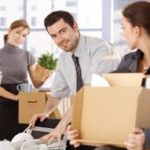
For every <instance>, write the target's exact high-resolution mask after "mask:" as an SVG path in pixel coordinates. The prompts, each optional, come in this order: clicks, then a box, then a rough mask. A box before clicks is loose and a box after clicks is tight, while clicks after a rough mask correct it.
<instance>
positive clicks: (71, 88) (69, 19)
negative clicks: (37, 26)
mask: <svg viewBox="0 0 150 150" xmlns="http://www.w3.org/2000/svg"><path fill="white" fill-rule="evenodd" d="M44 23H45V27H46V30H47V31H48V33H49V35H50V36H51V38H52V39H53V40H54V42H55V44H56V45H57V46H58V47H59V48H61V49H62V50H63V53H62V54H61V56H60V57H59V59H58V64H57V68H56V73H55V78H54V81H53V84H52V89H51V93H52V100H51V101H48V102H47V106H46V108H45V110H44V111H43V113H40V114H36V115H34V116H33V118H32V119H31V122H30V125H32V126H33V127H34V124H35V122H36V121H37V119H40V120H41V121H43V120H44V119H46V117H47V114H49V113H50V111H51V110H52V109H53V108H54V107H56V106H57V105H58V103H59V102H60V100H61V99H62V98H64V97H70V96H72V95H74V94H75V93H76V92H77V91H78V90H79V89H80V88H81V87H82V86H84V85H90V83H91V75H92V74H93V73H97V74H102V73H106V72H110V71H113V70H115V69H116V68H117V66H118V63H119V60H120V59H119V58H118V54H117V53H116V51H115V50H114V49H113V48H112V45H110V44H109V43H108V42H106V41H104V40H102V39H98V38H94V37H88V36H83V35H81V34H80V33H79V28H78V24H77V22H76V21H75V20H74V18H73V16H72V15H71V14H70V13H69V12H66V11H54V12H52V13H51V14H49V15H48V16H47V17H46V18H45V21H44ZM70 110H71V109H69V110H68V112H67V113H66V115H65V116H64V117H63V119H62V120H61V121H60V122H59V124H58V125H57V127H56V128H55V130H54V131H53V132H51V133H49V134H48V135H46V136H44V137H42V139H41V140H43V141H50V140H51V139H53V138H55V137H60V135H61V134H62V133H63V132H64V131H65V130H66V127H67V125H68V123H70V122H71V111H70Z"/></svg>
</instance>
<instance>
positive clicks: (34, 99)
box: [19, 92, 47, 123]
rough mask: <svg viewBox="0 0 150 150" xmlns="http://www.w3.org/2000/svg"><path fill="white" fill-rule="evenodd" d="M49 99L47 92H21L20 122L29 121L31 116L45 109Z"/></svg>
mask: <svg viewBox="0 0 150 150" xmlns="http://www.w3.org/2000/svg"><path fill="white" fill-rule="evenodd" d="M46 101H47V95H46V93H45V92H20V93H19V123H29V121H30V119H31V117H32V116H33V115H34V114H36V113H40V112H42V111H43V110H44V108H45V105H46Z"/></svg>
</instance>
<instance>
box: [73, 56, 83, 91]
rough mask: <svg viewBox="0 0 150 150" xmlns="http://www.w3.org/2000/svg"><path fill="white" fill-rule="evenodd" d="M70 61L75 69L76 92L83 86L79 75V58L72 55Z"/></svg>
mask: <svg viewBox="0 0 150 150" xmlns="http://www.w3.org/2000/svg"><path fill="white" fill-rule="evenodd" d="M72 59H73V61H74V64H75V68H76V76H77V89H76V90H77V91H79V90H80V88H81V87H82V86H83V80H82V75H81V68H80V64H79V58H78V57H77V56H75V55H72Z"/></svg>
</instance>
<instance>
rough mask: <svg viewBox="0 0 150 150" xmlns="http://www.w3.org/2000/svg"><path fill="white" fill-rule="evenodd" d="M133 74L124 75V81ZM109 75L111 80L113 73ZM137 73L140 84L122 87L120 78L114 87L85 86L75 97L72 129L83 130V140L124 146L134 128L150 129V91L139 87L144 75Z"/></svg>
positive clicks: (92, 143) (81, 131)
mask: <svg viewBox="0 0 150 150" xmlns="http://www.w3.org/2000/svg"><path fill="white" fill-rule="evenodd" d="M122 75H123V74H121V76H122ZM132 75H133V76H134V74H132ZM132 75H131V76H130V75H128V74H126V75H124V78H123V80H124V81H120V82H123V83H125V82H128V79H129V78H133V76H132ZM106 76H107V77H108V76H110V77H108V78H109V80H111V78H112V76H111V75H110V74H109V75H106ZM113 76H114V77H115V78H116V76H115V75H114V74H113ZM136 76H137V80H135V81H134V82H137V83H138V85H137V87H136V84H135V85H133V86H132V85H131V83H129V84H130V86H121V84H120V83H119V85H118V81H117V84H116V85H114V86H112V87H90V86H85V87H84V88H82V89H81V90H80V91H79V92H78V93H77V94H76V95H75V96H74V97H73V120H72V128H73V129H78V130H79V133H80V138H79V139H78V140H79V141H80V142H81V143H83V144H87V145H100V144H112V145H117V146H121V147H124V146H125V145H124V141H125V140H126V139H127V137H128V135H129V133H130V132H131V130H132V129H133V128H134V127H140V128H150V117H149V114H150V99H149V98H150V90H149V89H145V88H142V87H139V85H140V84H141V81H142V78H143V76H141V75H137V74H135V77H136ZM139 76H141V78H140V77H139ZM117 77H119V76H118V75H117ZM113 79H114V78H113ZM116 79H117V78H116ZM139 80H140V81H139ZM113 81H114V80H113ZM130 82H132V81H130ZM114 83H115V82H114ZM117 85H118V86H117ZM123 85H124V84H123Z"/></svg>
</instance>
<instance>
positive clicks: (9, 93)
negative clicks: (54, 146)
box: [0, 20, 48, 140]
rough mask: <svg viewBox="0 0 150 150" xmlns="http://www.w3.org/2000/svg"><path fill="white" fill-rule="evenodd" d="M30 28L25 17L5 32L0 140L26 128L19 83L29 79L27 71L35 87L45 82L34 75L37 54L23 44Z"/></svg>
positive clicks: (0, 62)
mask: <svg viewBox="0 0 150 150" xmlns="http://www.w3.org/2000/svg"><path fill="white" fill-rule="evenodd" d="M29 32H30V28H29V25H28V24H27V22H26V21H25V20H16V21H14V22H13V23H12V24H11V25H10V28H9V29H8V34H6V35H5V36H4V42H5V44H4V47H3V48H2V49H0V71H2V74H3V78H2V82H1V86H0V140H3V139H7V140H11V139H12V137H13V136H14V135H15V134H16V133H18V132H22V131H23V130H24V128H25V127H26V126H25V125H20V124H18V91H17V88H16V86H17V85H18V84H20V83H26V82H28V81H27V73H29V75H30V78H31V80H32V82H33V84H34V86H35V87H39V86H41V85H42V84H43V83H44V81H45V80H46V79H47V77H48V76H46V77H45V79H44V80H43V81H39V80H37V79H35V77H34V71H35V68H36V64H35V58H34V56H33V55H32V54H31V53H30V52H29V51H26V50H23V49H21V48H20V47H19V46H20V45H22V44H23V43H24V41H25V38H26V36H27V35H28V34H29Z"/></svg>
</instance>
